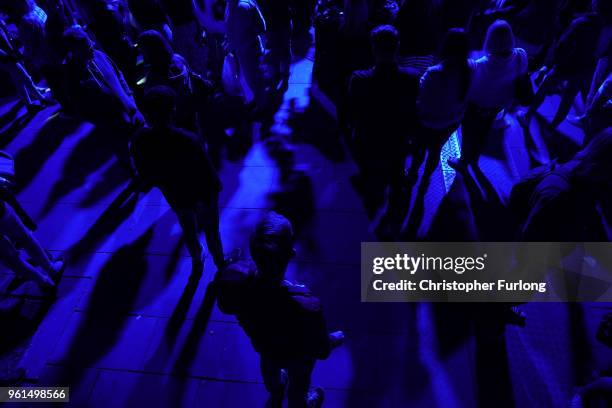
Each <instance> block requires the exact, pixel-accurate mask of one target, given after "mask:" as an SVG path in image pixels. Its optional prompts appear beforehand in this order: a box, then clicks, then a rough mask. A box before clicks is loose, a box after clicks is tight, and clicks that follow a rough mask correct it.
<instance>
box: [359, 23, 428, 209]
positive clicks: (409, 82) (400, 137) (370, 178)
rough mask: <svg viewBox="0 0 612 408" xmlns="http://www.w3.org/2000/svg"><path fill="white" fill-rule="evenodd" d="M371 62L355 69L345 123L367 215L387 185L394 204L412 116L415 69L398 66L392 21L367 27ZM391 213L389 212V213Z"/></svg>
mask: <svg viewBox="0 0 612 408" xmlns="http://www.w3.org/2000/svg"><path fill="white" fill-rule="evenodd" d="M371 42H372V51H373V53H374V55H375V58H376V63H375V65H374V67H373V68H370V69H368V70H365V71H356V72H355V73H354V74H353V77H352V79H351V83H350V88H349V115H348V116H349V124H350V127H351V131H352V144H353V149H352V150H353V154H354V157H355V161H356V163H357V165H358V167H359V171H360V178H359V185H360V189H361V192H362V194H363V197H364V201H365V206H366V210H367V212H368V214H369V215H370V216H373V215H374V214H375V212H376V210H377V209H378V207H379V206H380V205H381V204H382V203H383V201H384V197H385V191H386V189H387V187H390V191H389V206H390V208H389V211H390V213H393V211H395V209H394V206H397V205H399V203H398V201H399V200H400V197H399V195H401V183H402V178H403V174H404V167H405V166H404V161H405V159H406V155H407V149H408V145H409V142H410V137H411V136H412V135H413V134H414V130H415V126H416V124H417V122H418V119H417V114H416V96H417V92H418V86H419V80H418V75H417V73H416V72H413V71H407V70H404V69H402V68H400V67H399V65H398V62H397V52H398V47H399V35H398V32H397V30H396V29H395V28H393V27H392V26H380V27H377V28H375V29H374V30H372V34H371ZM392 218H393V217H392Z"/></svg>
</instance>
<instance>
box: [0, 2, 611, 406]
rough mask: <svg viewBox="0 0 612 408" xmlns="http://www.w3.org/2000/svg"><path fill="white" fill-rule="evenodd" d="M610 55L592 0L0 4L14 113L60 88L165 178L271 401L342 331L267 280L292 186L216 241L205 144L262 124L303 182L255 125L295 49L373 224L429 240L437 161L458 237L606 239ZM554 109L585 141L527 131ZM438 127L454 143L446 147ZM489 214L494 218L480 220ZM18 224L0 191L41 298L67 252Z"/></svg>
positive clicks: (290, 226)
mask: <svg viewBox="0 0 612 408" xmlns="http://www.w3.org/2000/svg"><path fill="white" fill-rule="evenodd" d="M312 50H314V53H313V54H312V53H311V52H312ZM611 55H612V2H610V1H608V0H592V1H591V0H318V1H315V0H301V1H298V0H0V70H2V71H4V72H6V73H8V76H7V78H9V79H10V82H11V83H12V85H13V88H14V93H15V94H16V95H18V97H19V98H20V100H21V103H22V104H23V105H24V106H25V107H26V109H27V112H28V115H36V114H37V112H39V111H41V110H43V109H45V108H46V107H48V106H52V105H56V104H57V105H59V106H60V109H61V113H62V114H63V115H66V116H69V117H73V118H76V119H77V120H80V121H86V122H89V123H91V124H93V125H94V126H95V127H96V129H97V131H99V132H100V133H101V134H104V136H105V139H106V140H105V143H106V144H107V146H108V147H109V148H110V149H112V151H113V152H114V154H115V156H116V158H117V161H118V163H119V164H120V165H121V166H122V167H123V168H124V170H125V172H126V173H127V174H129V175H130V177H131V179H132V182H131V183H130V188H131V189H132V190H133V191H134V192H139V191H148V190H150V189H151V188H158V189H159V190H161V192H162V193H163V195H164V197H165V199H166V201H167V202H168V204H169V205H170V206H171V207H172V209H173V211H174V212H175V213H176V216H177V219H178V221H179V223H180V225H181V228H182V231H183V235H184V242H185V244H186V246H187V248H188V250H189V254H190V256H191V258H192V277H191V280H195V281H197V280H199V278H200V277H201V276H202V273H203V268H204V260H205V251H204V249H203V245H202V243H201V242H200V238H199V233H200V232H201V231H203V232H204V235H205V237H206V247H207V248H208V253H210V256H211V257H212V259H213V261H214V264H215V266H216V268H217V270H218V272H217V275H216V276H217V282H216V283H215V284H216V285H218V287H217V288H216V289H217V293H216V296H217V301H218V302H219V306H220V308H221V309H222V310H223V311H224V312H226V313H229V314H234V315H236V317H237V319H238V321H239V322H240V324H241V326H242V327H243V328H244V330H245V332H246V333H247V335H248V336H249V337H250V338H251V340H252V343H253V346H254V348H255V349H256V350H257V351H258V352H259V353H260V355H261V371H262V376H263V378H264V383H265V386H266V389H267V390H268V392H269V393H270V399H269V401H268V406H269V407H281V406H282V404H283V401H284V399H285V397H287V398H288V400H289V406H290V407H292V408H304V407H320V406H321V405H322V404H323V400H324V391H323V390H322V389H320V388H311V387H310V376H311V373H312V370H313V368H314V365H315V363H316V361H317V360H319V359H324V358H327V356H329V354H330V353H331V351H332V350H333V349H334V348H335V347H337V346H339V345H340V344H341V343H342V341H343V333H342V332H332V333H329V332H328V330H327V327H326V324H325V319H324V316H323V313H322V309H321V305H320V301H319V300H318V299H317V298H316V296H315V295H314V294H312V293H311V292H310V291H309V290H308V289H307V288H305V287H304V286H301V285H297V284H293V283H290V282H287V281H286V280H284V274H285V271H286V268H287V265H288V264H289V262H290V261H291V259H292V258H293V256H294V252H295V251H294V249H293V242H294V239H295V235H296V234H298V233H299V231H300V230H301V228H302V227H303V226H304V225H305V224H306V223H307V219H308V217H309V216H311V213H312V211H313V209H312V208H311V207H307V206H306V207H304V202H306V201H308V200H307V199H304V200H299V201H301V206H297V205H296V204H295V202H292V201H288V202H285V203H284V205H279V206H278V208H276V212H271V213H270V214H268V215H267V216H265V217H264V218H263V219H262V220H261V221H260V222H259V223H258V224H257V226H256V227H255V230H254V231H253V234H252V237H251V240H250V255H251V258H252V259H249V260H244V259H236V257H234V256H232V255H227V253H226V251H225V250H224V247H223V243H222V239H221V236H220V233H219V192H220V191H221V189H222V183H221V180H220V178H219V175H218V169H219V166H220V165H221V163H222V161H223V160H222V158H223V157H228V158H230V159H231V158H240V157H242V156H243V155H244V154H245V153H246V152H247V151H248V150H249V148H250V146H251V144H252V143H253V141H254V140H266V141H267V142H266V143H267V146H268V148H269V153H270V156H271V157H272V158H273V159H274V161H275V162H276V164H277V165H278V167H279V168H280V170H281V175H282V176H283V177H284V178H283V180H284V181H285V182H286V184H287V185H288V188H295V189H302V190H304V191H306V193H305V197H306V196H308V194H312V191H309V188H310V187H309V184H308V180H307V177H305V176H304V174H302V173H300V172H299V171H297V170H295V163H294V157H293V150H292V148H291V136H288V137H287V136H282V137H279V136H278V135H275V133H274V131H273V124H274V116H275V113H276V111H277V110H278V108H279V105H280V103H281V102H282V99H283V94H284V93H285V91H286V90H287V89H288V87H289V78H290V73H291V66H292V62H293V61H295V60H298V59H301V58H307V57H308V58H311V57H312V58H313V59H314V69H313V78H312V86H313V88H317V90H318V92H319V93H320V94H321V95H324V96H323V97H322V98H323V99H324V100H325V101H327V102H329V103H331V104H332V105H333V106H334V110H333V111H334V113H333V116H334V119H335V121H336V126H337V132H335V134H336V135H337V137H338V143H340V144H341V145H342V146H344V148H346V150H347V151H348V152H349V153H350V155H351V157H352V159H353V160H354V162H355V163H356V165H357V168H358V173H357V174H355V175H354V176H353V177H352V178H351V180H350V181H351V183H352V186H353V188H354V189H355V191H356V192H357V193H358V194H359V195H360V197H361V199H362V201H363V205H364V208H365V210H366V212H367V215H368V217H369V218H370V219H371V220H372V222H373V223H375V225H376V227H375V231H376V234H377V235H378V238H379V239H380V240H417V239H433V238H434V237H432V236H428V235H427V233H425V234H423V233H422V231H420V228H419V227H420V226H421V223H422V220H423V215H424V211H425V207H426V193H427V190H428V188H429V187H430V181H431V179H432V176H433V174H434V172H435V171H436V169H439V168H440V166H441V165H442V166H444V167H446V166H448V168H450V169H453V170H454V171H455V172H456V173H457V174H458V175H459V176H461V177H462V179H463V180H464V183H465V184H466V187H467V189H468V191H469V195H470V200H471V202H472V206H473V208H472V210H473V212H474V219H475V221H476V227H477V228H476V231H475V232H474V234H473V235H472V236H471V238H472V239H476V240H496V241H511V240H525V241H608V240H609V238H610V236H609V231H608V229H607V227H606V226H607V222H606V215H607V214H608V210H609V209H612V206H610V203H609V198H610V192H611V189H610V187H612V132H611V131H610V126H612V114H611V112H612V62H611V61H610V57H611ZM549 96H555V98H556V100H555V101H556V102H555V103H553V107H554V112H553V114H552V116H551V117H550V118H547V117H543V116H542V114H541V113H540V112H542V109H541V108H542V106H543V105H545V104H547V103H548V104H550V99H547V98H548V97H549ZM512 121H515V122H516V123H518V124H519V127H520V128H521V129H522V130H521V132H522V136H523V138H524V151H523V152H522V153H523V154H524V156H525V157H527V161H528V162H529V167H530V168H531V169H532V170H531V171H530V172H529V173H528V174H527V176H526V177H525V178H524V179H522V180H521V181H519V182H518V183H517V184H516V185H515V186H514V188H513V189H512V193H511V194H510V197H509V198H508V199H503V198H500V196H499V195H498V194H497V192H496V184H497V183H498V181H497V180H495V179H490V178H488V177H487V176H486V175H485V174H484V172H483V170H482V169H481V164H480V163H481V161H480V158H481V156H482V155H483V153H486V151H487V146H489V145H490V144H491V140H492V138H495V137H499V131H500V130H501V131H503V130H504V129H506V128H508V127H509V126H511V122H512ZM562 125H569V126H573V127H575V128H578V129H580V130H579V133H581V134H583V135H584V137H583V138H582V139H581V140H580V141H579V142H578V143H576V144H575V145H572V146H570V147H564V149H559V150H555V149H552V150H550V151H546V152H545V150H546V149H543V148H542V146H541V144H542V141H541V140H539V139H540V137H539V136H536V135H534V134H532V132H533V130H534V129H539V130H538V132H537V133H538V135H540V134H545V135H546V137H547V138H548V143H550V144H553V145H554V144H556V142H555V141H554V138H555V137H561V136H560V133H559V132H558V130H559V128H560V127H561V126H562ZM451 138H456V140H458V141H459V142H458V143H459V146H460V152H461V154H460V155H459V156H457V157H454V156H453V157H446V155H444V154H443V150H444V146H445V145H447V143H448V142H449V140H450V139H451ZM551 138H552V142H551V141H550V139H551ZM441 157H444V159H443V161H444V162H441V160H442V159H441ZM3 194H5V193H3ZM6 194H10V193H6ZM306 198H308V197H306ZM279 200H280V199H279ZM281 201H282V200H281ZM496 211H497V212H496ZM491 214H498V215H499V214H504V216H503V217H498V218H497V219H496V220H495V221H494V222H493V224H495V225H493V226H492V225H491ZM487 215H488V216H489V217H488V218H487ZM27 224H28V223H27V222H26V221H25V220H24V219H23V214H22V209H19V208H15V206H14V205H12V204H11V203H10V202H9V200H8V199H3V200H2V207H1V208H0V234H2V239H0V253H1V254H2V255H1V258H2V261H3V263H5V264H6V265H8V266H9V267H10V268H11V269H12V270H14V271H15V272H16V273H18V274H20V275H21V276H24V277H26V278H28V279H31V280H34V281H35V282H37V283H38V285H39V286H40V288H41V290H42V291H43V293H45V294H46V295H49V296H50V297H53V296H55V294H56V291H57V283H58V281H59V279H60V278H61V274H62V271H63V269H64V268H65V266H66V263H67V262H69V259H67V260H64V259H62V258H58V257H53V256H51V255H50V254H49V252H47V251H46V250H45V249H43V248H42V246H41V245H40V243H39V242H38V241H37V239H36V237H35V236H34V234H33V232H32V231H31V228H29V227H28V225H27ZM21 250H23V251H24V252H26V254H27V256H25V255H24V254H22V252H21ZM598 390H599V389H598ZM605 390H606V389H605V387H604V391H605ZM607 391H609V390H607ZM589 392H591V391H589ZM586 394H587V392H586V391H585V398H586V397H587V396H586Z"/></svg>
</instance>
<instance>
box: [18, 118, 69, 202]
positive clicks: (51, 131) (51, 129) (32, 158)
mask: <svg viewBox="0 0 612 408" xmlns="http://www.w3.org/2000/svg"><path fill="white" fill-rule="evenodd" d="M79 125H80V123H79V122H77V121H75V120H74V119H70V118H65V117H61V116H54V117H52V118H50V119H48V120H47V121H46V122H45V124H44V125H43V127H42V128H41V129H40V131H39V132H38V135H36V138H35V139H34V141H33V142H32V143H31V144H30V145H29V146H27V147H25V148H23V149H21V150H20V151H19V153H18V154H17V155H16V157H15V163H16V167H17V169H16V174H17V183H16V189H17V191H21V190H22V189H23V188H25V187H26V186H27V185H28V184H30V182H31V181H32V180H33V179H34V177H36V175H37V174H38V173H39V172H40V169H41V168H42V167H43V165H44V164H45V162H46V161H47V159H48V158H49V157H51V156H52V155H53V153H54V152H55V151H56V150H57V148H58V147H59V146H60V145H61V144H62V142H63V141H64V137H65V136H66V135H68V134H71V133H74V131H76V130H77V128H78V127H79Z"/></svg>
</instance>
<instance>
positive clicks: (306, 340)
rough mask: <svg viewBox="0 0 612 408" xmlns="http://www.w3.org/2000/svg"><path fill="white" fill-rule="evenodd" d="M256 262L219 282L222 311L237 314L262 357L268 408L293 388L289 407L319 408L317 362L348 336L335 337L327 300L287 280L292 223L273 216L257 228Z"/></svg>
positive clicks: (231, 269)
mask: <svg viewBox="0 0 612 408" xmlns="http://www.w3.org/2000/svg"><path fill="white" fill-rule="evenodd" d="M250 249H251V257H252V258H253V261H254V264H253V263H252V262H247V261H241V262H237V263H234V264H231V265H230V266H228V268H227V269H226V270H224V271H223V273H222V274H221V275H220V276H219V279H218V280H217V285H218V286H217V287H218V289H219V291H218V293H219V294H218V301H219V307H220V309H221V310H222V311H225V312H227V313H232V314H235V315H236V317H237V319H238V323H239V324H240V326H242V328H243V329H244V331H245V332H246V334H247V336H249V338H250V339H251V342H252V344H253V347H254V348H255V350H256V351H257V352H258V353H259V355H260V357H261V365H260V367H261V374H262V377H263V380H264V384H265V386H266V390H267V391H268V392H269V393H270V399H269V400H268V404H267V405H266V406H267V407H269V408H281V407H282V406H283V399H284V396H285V388H286V387H287V383H288V390H287V394H288V400H289V408H319V407H321V405H322V404H323V398H324V392H323V389H321V388H318V387H317V388H315V389H314V390H311V391H310V382H311V375H312V372H313V370H314V368H315V365H316V362H317V360H323V359H326V358H327V357H329V355H330V353H331V351H332V350H333V349H334V348H335V347H337V346H339V345H341V344H342V342H343V341H344V334H343V333H342V332H334V333H329V332H328V331H327V325H326V323H325V317H324V315H323V310H322V307H321V301H320V300H319V299H318V298H317V297H316V296H315V295H314V294H313V293H312V292H311V291H310V290H309V289H308V288H307V287H305V286H303V285H298V284H295V283H292V282H289V281H287V280H285V272H286V270H287V266H288V264H289V262H290V260H291V259H292V258H293V257H294V256H295V249H294V248H293V228H292V226H291V223H290V222H289V220H287V219H286V218H285V217H283V216H282V215H279V214H277V213H275V212H271V213H269V214H268V215H266V216H265V217H264V218H263V219H262V220H261V221H260V222H259V223H258V224H257V226H256V227H255V232H254V233H253V234H252V236H251V242H250Z"/></svg>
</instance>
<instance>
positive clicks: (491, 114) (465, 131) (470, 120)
mask: <svg viewBox="0 0 612 408" xmlns="http://www.w3.org/2000/svg"><path fill="white" fill-rule="evenodd" d="M484 51H485V53H486V55H485V56H483V57H482V58H479V59H478V60H476V61H475V63H474V75H473V78H472V82H471V85H470V89H469V91H468V107H467V110H466V113H465V117H464V119H463V123H462V140H461V158H460V159H449V160H448V164H449V165H450V166H452V167H453V168H455V169H456V170H465V168H466V166H467V165H472V166H478V159H479V158H480V155H481V154H482V151H483V149H484V148H485V146H486V143H487V139H488V136H489V133H490V132H491V129H492V128H493V123H494V121H495V118H496V117H497V115H498V114H499V113H500V112H501V111H502V110H503V109H507V108H509V107H510V106H511V105H512V103H513V101H514V100H515V96H516V88H517V81H518V80H520V78H521V77H523V76H524V75H525V74H526V73H527V65H528V61H527V53H526V52H525V50H523V49H522V48H516V47H515V40H514V34H513V32H512V27H510V25H509V24H508V23H507V22H506V21H504V20H497V21H495V22H494V23H493V24H491V26H490V27H489V29H488V31H487V36H486V39H485V44H484Z"/></svg>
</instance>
